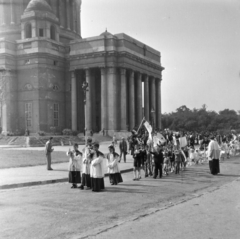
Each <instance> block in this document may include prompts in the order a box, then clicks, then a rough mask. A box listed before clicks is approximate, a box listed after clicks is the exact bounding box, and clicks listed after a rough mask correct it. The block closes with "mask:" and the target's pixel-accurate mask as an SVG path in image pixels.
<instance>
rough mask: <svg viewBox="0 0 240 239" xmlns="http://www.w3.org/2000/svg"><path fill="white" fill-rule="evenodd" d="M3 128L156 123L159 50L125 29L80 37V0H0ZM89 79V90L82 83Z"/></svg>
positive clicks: (113, 127)
mask: <svg viewBox="0 0 240 239" xmlns="http://www.w3.org/2000/svg"><path fill="white" fill-rule="evenodd" d="M0 12H1V14H0V16H1V19H0V93H1V94H0V106H1V108H0V117H1V127H2V131H3V133H7V132H15V131H16V130H18V131H22V130H25V129H28V130H29V131H30V132H31V133H36V132H39V131H44V132H50V131H51V129H53V128H54V129H55V131H56V132H61V131H62V130H63V129H66V128H68V129H72V130H73V131H79V132H83V131H84V130H87V132H90V131H93V132H100V131H102V130H104V131H105V132H106V133H108V134H109V135H112V134H113V133H116V132H122V131H123V132H125V131H129V130H131V129H133V128H134V127H136V126H138V125H139V124H140V123H141V120H142V118H143V116H145V118H146V119H147V120H149V121H151V122H152V124H153V125H154V127H155V128H161V81H162V77H161V76H162V74H161V73H162V70H163V69H164V68H163V67H162V66H161V62H160V60H161V56H160V52H158V51H156V50H154V49H153V48H151V47H149V46H147V45H145V44H144V43H142V42H140V41H138V40H136V39H134V38H132V37H130V36H128V35H126V34H124V33H121V34H115V35H113V34H111V33H109V32H107V31H105V32H103V33H102V34H101V35H99V36H95V37H90V38H82V37H81V0H48V1H47V0H31V1H30V0H10V1H9V0H0ZM86 83H87V86H88V87H87V91H86V94H85V92H84V91H83V89H82V86H83V84H85V85H86Z"/></svg>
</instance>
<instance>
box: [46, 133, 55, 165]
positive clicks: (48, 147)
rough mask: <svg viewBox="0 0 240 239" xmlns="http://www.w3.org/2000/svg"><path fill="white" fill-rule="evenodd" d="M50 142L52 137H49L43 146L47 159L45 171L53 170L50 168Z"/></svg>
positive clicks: (51, 150) (51, 148) (51, 149)
mask: <svg viewBox="0 0 240 239" xmlns="http://www.w3.org/2000/svg"><path fill="white" fill-rule="evenodd" d="M52 140H53V137H50V138H49V140H48V141H47V142H46V144H45V154H46V158H47V170H53V169H52V167H51V161H52V158H51V153H52V152H53V150H54V149H53V147H52Z"/></svg>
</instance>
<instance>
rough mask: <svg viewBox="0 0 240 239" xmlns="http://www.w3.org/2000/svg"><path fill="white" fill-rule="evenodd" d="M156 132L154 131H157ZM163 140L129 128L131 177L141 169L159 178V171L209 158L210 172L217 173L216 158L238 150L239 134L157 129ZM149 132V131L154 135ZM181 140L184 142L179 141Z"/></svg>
mask: <svg viewBox="0 0 240 239" xmlns="http://www.w3.org/2000/svg"><path fill="white" fill-rule="evenodd" d="M157 133H158V132H154V134H157ZM160 133H161V135H163V138H164V139H165V140H164V142H162V143H158V144H154V142H153V140H150V139H149V135H148V132H147V131H146V130H145V129H142V130H141V131H139V133H137V132H136V131H134V130H133V131H132V135H131V136H130V137H129V138H128V142H129V151H130V153H131V155H132V156H133V159H134V165H133V166H134V178H133V180H134V181H135V180H140V179H141V170H144V172H145V177H148V176H153V178H155V179H156V178H157V177H158V176H159V178H162V176H163V174H165V175H168V174H169V173H173V172H174V173H175V174H179V173H180V171H182V170H184V169H185V168H186V167H189V166H191V165H193V164H203V163H204V162H209V168H210V173H211V174H213V175H216V174H218V173H220V163H219V162H220V160H225V159H227V158H230V156H233V157H234V156H236V155H239V153H240V135H236V134H234V133H233V132H231V133H230V134H228V135H220V134H218V133H217V132H201V133H198V134H194V133H192V132H173V131H170V130H168V129H166V130H164V131H162V132H160ZM154 134H153V135H154ZM183 140H184V141H185V144H182V142H183Z"/></svg>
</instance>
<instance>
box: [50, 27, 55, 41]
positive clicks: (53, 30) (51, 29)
mask: <svg viewBox="0 0 240 239" xmlns="http://www.w3.org/2000/svg"><path fill="white" fill-rule="evenodd" d="M50 38H51V39H52V40H56V30H55V27H54V26H51V28H50Z"/></svg>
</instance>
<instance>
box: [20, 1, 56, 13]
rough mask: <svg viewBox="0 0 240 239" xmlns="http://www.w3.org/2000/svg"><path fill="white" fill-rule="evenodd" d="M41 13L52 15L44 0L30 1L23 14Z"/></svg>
mask: <svg viewBox="0 0 240 239" xmlns="http://www.w3.org/2000/svg"><path fill="white" fill-rule="evenodd" d="M30 11H43V12H51V13H53V10H52V8H51V7H50V5H49V4H48V3H47V2H46V1H45V0H31V1H30V2H29V4H28V5H27V8H26V9H25V11H24V12H30Z"/></svg>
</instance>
